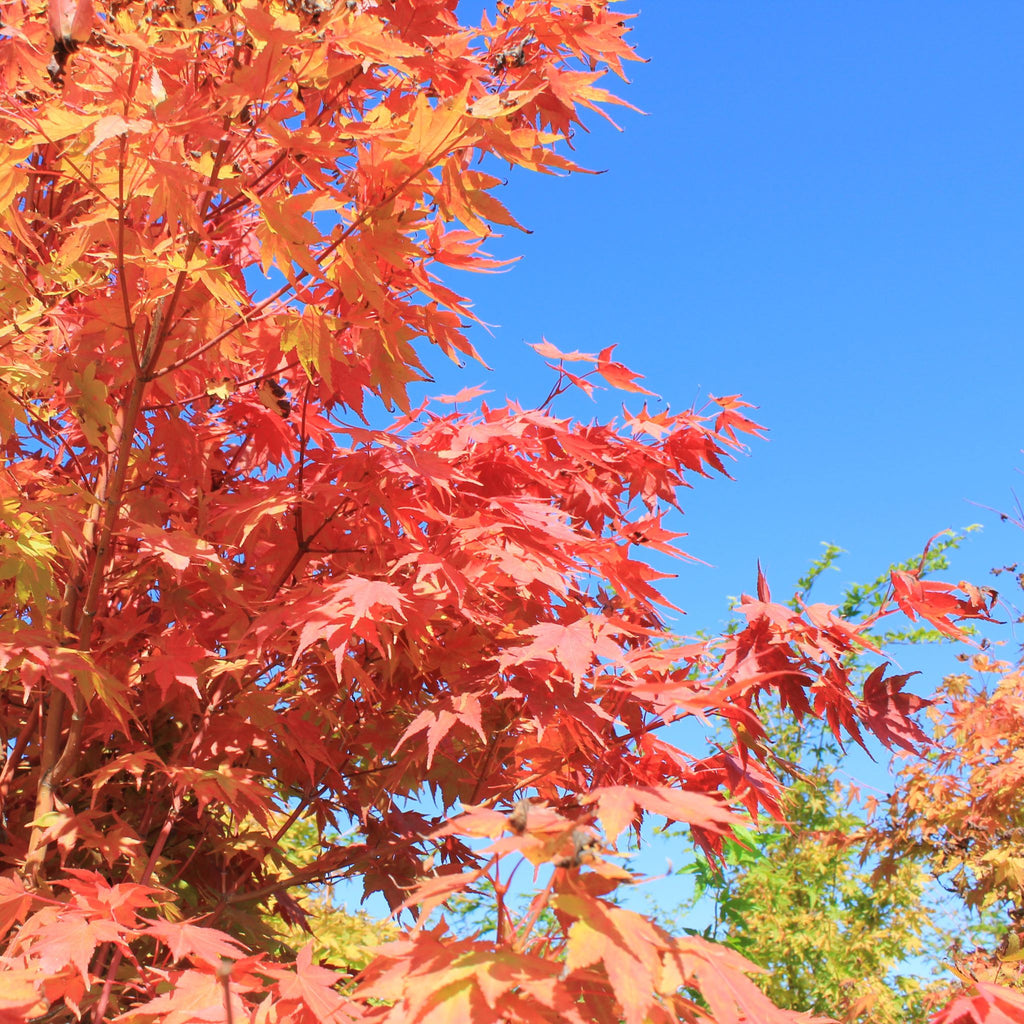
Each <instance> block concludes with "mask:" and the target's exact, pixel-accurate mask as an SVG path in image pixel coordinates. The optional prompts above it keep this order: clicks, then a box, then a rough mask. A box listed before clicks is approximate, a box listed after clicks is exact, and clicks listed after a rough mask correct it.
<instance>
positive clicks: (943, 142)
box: [427, 0, 1024, 673]
mask: <svg viewBox="0 0 1024 1024" xmlns="http://www.w3.org/2000/svg"><path fill="white" fill-rule="evenodd" d="M473 6H475V5H473ZM636 9H637V8H636V6H635V5H629V4H623V5H622V10H623V11H635V10H636ZM633 25H634V31H633V34H632V37H633V41H634V42H635V45H636V46H637V48H638V50H639V52H640V53H641V54H642V55H643V56H644V57H646V58H648V63H646V64H634V65H632V66H631V67H630V69H629V70H630V73H631V79H632V82H631V84H630V85H623V84H622V83H618V92H619V94H620V95H622V96H623V97H624V98H626V99H627V100H629V101H630V102H631V103H633V104H634V105H635V106H637V107H639V108H641V109H642V110H643V111H644V112H645V113H644V114H643V115H640V114H637V113H633V112H631V111H629V110H623V109H618V110H615V111H613V115H614V116H615V117H616V120H617V121H619V123H620V124H621V125H622V126H623V128H624V131H623V132H622V133H618V132H616V131H615V130H614V129H612V128H611V127H610V126H609V125H607V124H606V123H605V122H603V121H601V120H600V119H598V118H596V117H592V118H590V119H589V121H588V125H589V127H590V128H591V129H592V131H591V133H590V134H588V135H581V136H580V137H579V138H578V139H577V140H576V145H577V153H578V157H579V160H580V162H581V163H583V164H585V165H586V166H588V167H591V168H598V169H602V170H606V173H604V174H601V175H597V176H584V175H574V176H570V177H568V178H564V179H554V178H548V177H540V176H536V175H529V174H525V173H524V174H512V175H511V177H510V181H509V184H508V186H507V187H506V188H505V189H504V192H503V194H502V199H503V201H505V202H506V204H507V205H508V206H509V207H510V209H511V210H512V211H513V213H514V214H515V215H516V216H518V217H519V219H520V220H521V222H522V223H523V224H524V225H526V226H527V227H529V228H531V229H532V230H533V234H532V235H525V236H524V235H521V234H519V233H512V232H509V233H507V234H506V235H505V236H504V237H502V238H500V239H494V240H493V241H492V243H491V244H490V245H489V247H488V248H489V250H490V251H492V252H494V253H496V254H500V255H503V256H514V255H519V254H522V255H523V257H524V258H523V260H522V261H521V262H520V263H518V264H517V265H516V266H515V267H514V268H513V269H511V270H510V271H509V272H507V273H505V274H501V275H494V276H472V277H471V276H469V275H462V276H460V277H458V278H457V279H454V283H455V284H456V285H457V286H459V287H461V288H462V289H463V291H464V293H465V294H468V295H469V296H471V297H472V299H473V301H474V303H475V309H476V312H477V313H478V315H480V316H481V318H482V319H484V320H485V321H487V322H488V323H492V324H496V325H499V326H496V327H495V328H494V335H493V337H488V336H487V335H486V334H484V333H483V332H481V331H477V332H476V334H475V341H476V343H477V345H478V347H479V348H480V350H481V352H482V354H483V355H484V357H485V358H486V360H487V362H488V363H489V364H490V365H491V366H492V367H493V372H491V373H488V372H487V371H485V370H483V369H482V368H479V367H474V366H469V367H467V368H466V370H465V371H464V372H462V373H460V374H459V375H458V384H459V386H462V385H464V384H469V383H474V384H475V383H484V384H485V386H486V387H489V388H492V389H493V390H494V392H495V394H493V395H491V396H488V399H489V400H500V399H501V398H502V397H503V396H505V395H508V396H510V397H513V398H516V399H519V400H520V401H522V402H523V403H524V404H533V403H536V402H537V401H540V400H541V399H542V398H543V396H544V395H545V394H546V391H547V380H546V378H545V372H546V371H545V370H544V366H543V362H542V361H541V360H540V359H539V358H538V357H535V356H534V355H533V353H532V352H531V351H530V350H529V349H527V348H525V343H526V342H536V341H539V340H540V339H541V336H542V335H543V336H546V337H547V338H548V339H549V340H550V341H552V342H553V343H554V344H555V345H557V346H558V347H560V348H563V349H573V348H580V349H583V350H585V351H591V352H596V351H597V350H598V349H600V348H603V347H605V346H607V345H610V344H616V345H618V346H619V348H618V349H617V350H616V357H617V358H619V359H621V360H622V361H623V362H625V363H627V364H628V365H629V366H631V367H632V368H633V369H635V370H638V371H640V372H641V373H643V374H645V375H646V377H647V384H648V386H649V387H651V388H652V389H653V390H656V391H658V392H659V394H661V395H662V396H663V397H664V399H665V400H666V401H667V402H668V404H669V405H670V406H671V407H673V408H682V407H685V406H689V405H691V404H692V403H694V402H695V401H696V402H697V403H698V405H699V404H701V403H702V402H703V399H704V398H705V397H706V395H707V394H708V393H709V392H710V393H716V394H731V393H735V392H742V393H743V395H744V396H745V397H746V398H747V399H748V400H749V401H752V402H754V403H756V404H757V405H758V406H759V410H758V413H757V418H758V419H759V420H760V421H761V422H762V423H764V424H765V425H766V426H767V427H768V428H769V431H770V434H769V437H770V441H769V442H767V443H763V442H755V443H754V446H753V449H752V452H751V457H750V458H748V459H745V460H743V461H741V462H740V463H738V464H737V465H736V466H735V468H734V473H733V475H734V476H735V481H734V482H729V481H714V482H701V483H699V484H698V486H697V487H696V488H695V489H694V491H693V492H692V493H690V494H689V495H687V500H686V501H685V507H686V511H687V516H686V518H685V520H684V522H683V527H682V528H684V529H686V530H687V531H688V533H689V534H690V537H689V538H687V541H686V542H684V546H685V547H686V548H687V550H688V551H690V552H691V553H692V554H695V555H697V556H699V557H701V558H703V559H705V560H706V561H708V562H710V563H712V564H713V566H714V568H706V567H701V566H693V567H690V566H681V567H680V572H681V575H680V578H679V580H678V581H675V582H672V583H669V584H668V585H667V587H666V591H667V593H668V595H669V596H670V598H671V599H672V600H673V601H675V602H676V603H677V604H680V605H681V606H682V607H684V608H686V609H687V611H688V613H689V614H688V616H687V618H686V619H685V620H683V621H682V622H680V623H679V624H678V625H679V628H680V629H681V630H683V631H687V632H688V631H691V630H693V629H697V628H714V627H715V625H716V624H717V623H719V622H720V621H721V620H722V619H724V618H725V617H726V615H727V612H726V596H727V595H730V594H738V593H739V592H741V591H743V590H747V591H749V590H751V589H752V588H753V584H754V577H755V571H756V561H757V559H758V558H760V559H761V561H762V563H763V564H764V566H765V569H766V572H767V574H768V577H769V580H770V582H772V583H773V585H774V586H775V588H776V592H777V594H778V595H781V594H787V595H788V593H789V591H790V589H791V586H792V582H793V581H794V580H795V579H796V578H797V576H799V575H800V573H801V572H802V571H803V570H804V569H805V568H806V566H807V564H808V563H809V562H810V560H811V559H812V558H815V557H817V555H818V554H819V553H820V550H821V549H820V542H822V541H826V540H828V541H834V542H836V543H838V544H840V545H841V546H842V547H843V548H845V549H846V550H847V551H848V552H849V554H848V555H847V556H845V557H844V560H843V564H842V569H841V572H839V573H834V574H832V582H831V584H830V586H829V587H826V588H823V590H822V592H821V597H822V598H827V597H833V598H835V597H837V596H838V594H839V592H840V590H841V588H842V586H843V585H844V584H846V583H849V582H852V581H865V580H867V579H870V578H873V577H874V576H876V575H877V574H878V573H879V572H880V571H882V570H884V569H885V567H886V566H887V565H888V564H889V563H890V562H891V561H893V560H896V559H899V558H904V557H907V556H908V555H910V554H911V553H913V552H915V551H919V550H920V549H921V546H922V545H923V544H924V542H925V541H926V540H927V539H928V538H929V537H930V536H931V535H932V534H934V533H936V532H937V531H939V530H942V529H944V528H946V527H962V526H964V525H966V524H968V523H972V522H980V523H982V524H983V525H984V530H983V532H982V533H981V534H980V535H975V537H974V539H972V540H971V542H970V543H969V544H968V546H967V547H966V548H965V549H963V551H962V553H961V554H960V555H958V556H957V558H956V562H955V564H954V566H953V567H952V569H951V572H950V575H951V576H952V578H953V579H954V581H955V580H957V579H960V578H964V577H966V578H969V579H972V580H975V581H977V582H982V583H984V582H989V580H988V578H987V573H988V569H989V568H990V567H991V566H993V565H995V564H1003V563H1006V562H1011V561H1014V560H1015V559H1016V558H1017V557H1018V552H1020V550H1021V542H1022V540H1024V535H1022V534H1021V532H1020V531H1019V530H1016V529H1014V528H1013V527H1011V526H1007V525H1004V524H1001V523H1000V522H999V519H998V516H996V515H994V514H992V513H990V512H986V511H985V510H983V509H981V508H978V507H976V506H975V505H972V504H971V502H977V503H980V504H981V505H989V506H994V507H996V508H999V509H1007V508H1009V506H1010V505H1011V504H1012V500H1013V499H1012V494H1011V489H1012V488H1014V487H1015V486H1018V490H1019V491H1020V492H1024V478H1021V476H1020V475H1019V473H1018V469H1019V468H1022V467H1024V455H1022V454H1021V448H1022V447H1024V430H1022V427H1024V415H1022V413H1021V400H1020V390H1021V385H1022V383H1024V380H1022V378H1024V374H1022V372H1021V371H1022V369H1024V358H1022V357H1021V355H1020V347H1019V342H1020V333H1021V326H1022V323H1024V291H1022V289H1021V287H1020V279H1021V271H1022V269H1024V268H1022V262H1024V242H1022V239H1024V202H1022V199H1021V194H1022V182H1021V179H1022V171H1024V133H1022V132H1021V130H1020V110H1021V101H1022V99H1024V86H1022V78H1021V74H1020V66H1019V57H1020V47H1019V40H1020V39H1021V37H1022V33H1024V6H1020V5H1017V4H1011V3H972V4H962V3H952V2H938V3H936V2H930V3H927V4H925V3H918V2H903V3H900V4H883V3H880V2H864V3H858V4H820V3H809V2H790V3H787V4H784V5H779V4H768V3H753V2H739V0H730V2H728V3H721V2H712V0H693V2H691V0H663V2H660V3H653V2H651V3H649V4H648V5H645V7H644V8H643V9H642V10H641V11H640V12H639V14H638V17H636V19H635V20H634V22H633ZM608 82H609V84H610V85H614V84H615V83H614V82H613V80H612V79H609V80H608ZM430 366H431V368H432V369H434V370H436V371H437V372H438V373H439V374H440V376H441V378H443V379H442V380H441V381H440V383H443V384H444V385H446V386H448V385H453V386H454V384H455V383H456V381H455V380H454V379H453V376H452V374H451V373H450V372H446V370H445V369H444V367H443V366H442V361H441V360H437V359H432V360H431V362H430ZM427 390H428V391H429V392H433V393H439V391H441V390H445V388H428V389H427ZM619 401H620V396H610V395H606V396H605V397H604V399H603V400H601V401H599V402H598V403H597V404H596V405H594V404H590V403H588V402H586V401H583V400H579V401H573V400H567V401H563V402H562V404H560V405H557V406H556V411H559V412H562V413H564V414H576V415H579V416H582V417H583V418H587V419H589V418H591V417H592V416H595V415H596V416H608V415H613V414H614V413H615V412H616V411H617V410H618V407H619ZM1002 635H1004V636H1005V635H1006V633H1005V631H1004V632H1003V634H1002ZM922 658H924V663H923V664H922ZM947 666H948V667H952V662H951V655H949V654H946V655H944V656H942V657H937V658H927V657H924V656H921V657H918V656H917V654H916V652H915V654H914V657H913V659H912V660H911V659H910V658H909V657H908V658H907V659H906V660H905V667H907V668H910V667H925V668H926V669H928V671H929V672H931V673H935V672H939V671H941V668H942V667H947Z"/></svg>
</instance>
